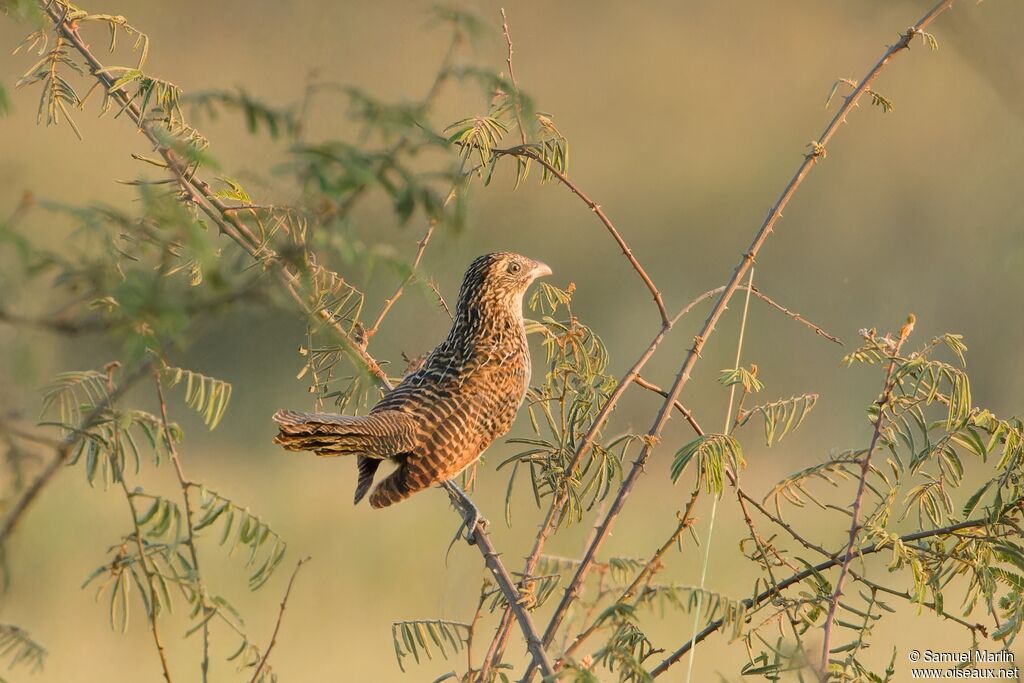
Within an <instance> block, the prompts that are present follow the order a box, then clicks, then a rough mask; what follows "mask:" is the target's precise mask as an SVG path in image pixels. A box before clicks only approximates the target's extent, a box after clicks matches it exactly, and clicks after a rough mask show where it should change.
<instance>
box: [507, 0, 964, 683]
mask: <svg viewBox="0 0 1024 683" xmlns="http://www.w3.org/2000/svg"><path fill="white" fill-rule="evenodd" d="M954 1H955V0H942V2H939V3H938V4H937V5H935V6H934V7H933V8H932V9H931V10H930V11H929V12H928V13H927V14H925V15H924V17H922V18H921V19H920V20H919V21H918V22H917V23H916V24H914V25H913V26H911V27H910V28H909V29H907V30H906V32H905V33H903V34H902V36H901V38H900V40H899V41H897V42H896V43H895V44H894V45H892V46H890V47H889V48H888V49H887V50H886V52H885V53H884V54H883V55H882V57H881V59H879V60H878V62H877V63H876V64H875V65H874V66H873V67H872V68H871V69H870V70H869V71H868V73H867V75H865V76H864V78H862V79H861V81H860V82H859V83H858V84H857V86H856V87H855V88H854V89H853V92H851V93H850V95H849V96H847V98H846V99H845V101H844V102H843V105H842V106H841V107H840V108H839V110H838V111H837V112H836V114H835V116H833V117H832V120H831V121H830V122H829V123H828V125H827V126H825V129H824V131H822V133H821V135H820V136H819V138H818V140H816V141H815V142H814V143H813V144H812V150H811V152H810V153H808V154H806V155H805V156H804V160H803V162H802V163H801V164H800V166H799V167H798V168H797V171H796V173H795V174H794V175H793V177H792V178H791V179H790V181H789V183H787V184H786V187H785V188H784V189H783V190H782V193H781V194H780V195H779V197H778V199H777V200H776V201H775V204H774V205H773V206H772V208H771V210H770V211H769V212H768V215H767V216H766V217H765V219H764V221H763V222H762V223H761V226H760V228H758V230H757V232H756V234H755V235H754V239H753V241H752V242H751V243H750V246H749V247H747V250H746V252H745V253H744V254H743V257H742V258H741V259H740V261H739V263H738V264H737V266H736V268H735V269H734V271H733V274H732V277H731V278H730V279H729V281H728V283H727V284H726V285H725V290H724V291H723V292H722V294H721V295H720V296H719V298H718V300H717V301H716V303H715V305H714V307H713V308H712V310H711V313H710V314H709V315H708V317H707V320H705V322H704V326H703V327H702V328H701V331H700V332H699V333H698V334H697V336H696V337H695V338H694V343H693V346H692V347H691V348H690V351H689V353H688V354H687V356H686V359H685V360H684V361H683V364H682V366H681V367H680V368H679V372H678V374H677V375H676V379H675V382H674V383H673V384H672V387H671V389H669V392H668V394H669V395H668V397H666V399H665V402H664V403H663V404H662V407H661V410H660V411H659V412H658V415H657V417H656V418H655V420H654V423H653V424H652V425H651V428H650V430H648V437H649V438H648V439H646V443H645V445H644V448H643V449H642V450H641V452H640V454H639V455H638V456H637V458H636V460H635V461H634V462H633V466H632V468H631V469H630V471H629V474H628V475H627V476H626V478H625V479H624V480H623V482H622V485H621V486H620V487H619V492H618V494H617V495H616V498H615V501H614V503H613V504H612V506H611V508H610V509H609V511H608V514H607V516H606V517H605V521H604V523H603V524H602V525H601V528H600V530H599V531H598V534H597V536H596V538H595V539H594V541H593V543H592V544H591V547H590V548H589V549H588V551H587V553H586V555H585V556H584V558H583V561H582V562H581V563H580V566H579V567H578V568H577V570H576V574H575V575H574V576H573V579H572V581H571V582H570V583H569V585H568V586H566V588H565V592H564V593H563V596H562V600H561V601H560V602H559V604H558V606H557V607H556V608H555V611H554V614H553V615H552V617H551V620H550V622H549V623H548V627H547V629H546V630H545V632H544V642H545V644H549V643H551V641H552V640H553V638H554V636H555V633H556V632H557V630H558V627H559V626H560V625H561V623H562V620H563V619H564V618H565V613H566V611H567V610H568V608H569V605H571V604H572V602H573V601H574V600H575V598H576V595H577V593H578V591H579V589H580V586H581V585H582V583H583V581H584V580H586V578H587V575H588V573H589V572H590V568H591V567H592V565H593V563H594V560H595V558H596V556H597V552H598V551H599V550H600V549H601V546H602V544H603V543H604V541H605V539H606V538H607V537H608V534H609V533H610V532H611V529H612V527H613V526H614V523H615V521H616V519H617V517H618V515H619V513H620V512H621V511H622V507H623V505H624V504H625V501H626V498H628V496H629V494H630V492H632V490H633V488H634V487H635V486H636V482H637V480H638V479H639V477H640V475H641V473H642V472H643V471H644V467H645V465H646V463H647V459H648V458H649V457H650V454H651V452H652V450H653V446H654V444H655V443H657V441H658V439H659V437H660V436H661V432H662V429H663V428H664V426H665V424H666V423H667V422H668V420H669V417H670V415H671V412H672V409H673V406H674V405H675V402H676V400H677V399H678V398H679V394H680V392H681V391H682V389H683V387H684V386H686V384H687V382H688V381H689V379H690V373H691V372H692V370H693V367H694V365H696V363H697V360H698V359H699V358H700V352H701V350H702V349H703V348H704V345H705V343H707V340H708V338H709V337H710V336H711V334H712V333H713V332H714V330H715V327H716V325H717V324H718V321H719V319H721V317H722V315H723V314H724V313H725V310H726V308H727V307H728V304H729V300H730V299H731V298H732V295H733V294H734V293H735V292H736V290H737V289H739V287H740V282H741V281H742V279H743V277H744V276H745V275H746V274H747V271H749V270H750V268H751V266H752V265H753V264H754V260H755V258H756V256H757V254H758V252H759V251H760V250H761V247H763V246H764V243H765V242H766V241H767V239H768V237H769V236H770V235H771V233H772V231H773V230H774V228H775V224H776V223H778V221H779V219H780V218H781V217H782V212H783V210H784V209H785V208H786V206H787V205H788V204H789V202H790V200H791V199H792V198H793V195H794V194H795V193H796V191H797V189H798V188H799V187H800V185H801V184H803V181H804V180H805V179H806V178H807V175H808V174H809V173H810V172H811V170H812V169H813V168H814V167H815V166H816V165H817V162H818V160H819V159H822V158H824V157H825V154H826V151H827V146H828V144H829V143H830V142H831V141H832V138H833V137H834V136H835V134H836V133H837V132H838V131H839V128H840V127H841V126H842V125H843V124H844V123H846V117H847V116H848V115H849V113H850V112H851V111H852V109H853V108H854V107H856V106H857V103H858V102H859V101H860V98H861V97H862V96H863V95H864V94H865V93H866V92H868V90H869V89H870V86H871V85H872V84H873V83H874V81H875V80H876V79H877V78H878V75H879V74H880V73H881V72H882V71H883V70H884V69H885V67H886V65H888V63H889V62H890V60H891V59H892V58H893V56H895V55H896V54H897V53H898V52H900V51H902V50H904V49H906V48H908V47H909V45H910V41H911V40H912V39H913V38H914V36H916V35H918V34H920V33H921V32H922V31H923V30H924V29H925V28H927V26H928V25H929V24H931V23H932V22H933V21H934V20H935V18H936V17H938V16H939V15H940V14H942V12H944V11H946V10H948V9H949V8H950V7H951V6H952V5H953V2H954ZM698 635H699V634H698ZM530 678H531V672H530V671H528V672H527V676H526V678H525V680H529V679H530Z"/></svg>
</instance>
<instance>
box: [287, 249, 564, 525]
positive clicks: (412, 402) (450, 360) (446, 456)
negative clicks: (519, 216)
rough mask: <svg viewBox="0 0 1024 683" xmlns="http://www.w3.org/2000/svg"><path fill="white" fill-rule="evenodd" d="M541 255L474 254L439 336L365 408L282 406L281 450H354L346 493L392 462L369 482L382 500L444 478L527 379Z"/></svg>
mask: <svg viewBox="0 0 1024 683" xmlns="http://www.w3.org/2000/svg"><path fill="white" fill-rule="evenodd" d="M550 274H551V269H550V268H548V267H547V266H546V265H544V264H543V263H540V262H538V261H534V260H531V259H528V258H526V257H525V256H520V255H519V254H512V253H507V252H502V253H495V254H487V255H485V256H481V257H479V258H477V259H476V260H475V261H473V263H472V264H471V265H470V266H469V269H468V270H467V271H466V275H465V278H464V279H463V282H462V288H461V289H460V291H459V302H458V306H457V308H456V314H455V320H454V322H453V323H452V328H451V331H450V332H449V333H448V336H447V338H445V340H444V341H443V342H441V343H440V344H439V345H438V346H437V348H435V349H434V350H433V352H431V354H430V355H429V356H428V357H427V359H426V361H425V362H424V363H423V365H422V367H420V368H419V369H418V370H416V371H415V372H412V373H411V374H409V375H407V376H406V377H405V378H404V379H403V380H402V382H401V383H400V384H399V385H398V386H396V387H395V388H394V389H393V390H392V391H390V392H388V394H387V395H385V396H384V398H383V399H381V401H380V402H379V403H378V404H377V405H376V406H374V408H373V409H372V410H371V411H370V413H369V414H368V415H365V416H359V417H357V416H348V415H332V414H327V413H302V412H295V411H290V410H281V411H278V412H277V413H275V415H274V420H275V421H276V422H277V424H278V427H279V428H280V432H279V434H278V436H277V438H275V439H274V441H275V443H278V444H280V445H282V446H284V447H285V448H287V449H288V450H296V451H298V450H309V451H314V452H316V453H317V454H318V455H357V456H358V466H359V481H358V484H357V485H356V494H355V502H356V503H358V502H359V501H360V500H362V498H363V497H364V496H365V495H366V493H367V491H368V490H369V488H370V485H371V484H372V483H373V477H374V474H375V473H376V471H377V468H378V467H379V466H380V463H381V461H382V460H384V459H388V460H392V461H394V462H395V463H396V464H397V468H396V469H395V471H394V472H392V473H391V474H390V475H388V476H387V477H386V478H385V479H384V480H383V481H382V482H381V483H380V484H378V485H377V487H376V489H374V491H373V494H372V495H371V496H370V505H371V506H373V507H375V508H380V507H385V506H387V505H391V504H393V503H397V502H398V501H400V500H404V499H405V498H408V497H409V496H411V495H412V494H413V493H416V492H417V491H421V490H423V489H425V488H428V487H430V486H432V485H434V484H438V483H441V482H443V481H446V480H448V479H451V478H453V477H454V476H455V475H457V474H458V473H460V472H461V471H462V470H464V469H465V468H466V467H468V466H469V465H471V464H472V463H474V462H476V460H477V459H478V458H479V457H480V455H481V454H482V453H483V451H484V450H485V449H486V448H487V447H488V446H490V445H491V443H492V442H493V441H494V440H495V439H496V438H498V437H500V436H502V435H503V434H505V433H506V432H508V430H509V429H510V428H511V426H512V422H513V420H514V419H515V415H516V412H517V411H518V409H519V406H520V405H521V404H522V401H523V398H524V397H525V395H526V389H527V387H528V386H529V383H530V353H529V349H528V347H527V343H526V329H525V327H524V325H523V295H524V294H525V292H526V290H527V288H528V287H529V286H530V284H531V283H532V282H533V281H534V280H535V279H537V278H538V277H541V276H544V275H550Z"/></svg>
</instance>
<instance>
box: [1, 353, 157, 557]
mask: <svg viewBox="0 0 1024 683" xmlns="http://www.w3.org/2000/svg"><path fill="white" fill-rule="evenodd" d="M153 362H154V359H153V358H152V357H150V358H147V359H146V360H145V361H143V363H142V364H141V365H139V367H137V368H135V369H134V370H133V371H132V372H131V373H130V374H129V375H128V376H127V377H125V378H124V379H123V380H122V381H121V383H120V384H119V385H117V387H116V388H114V390H113V391H112V392H110V393H109V394H108V395H107V396H106V398H104V399H103V400H102V401H100V403H99V404H98V405H97V406H96V407H95V408H93V410H92V412H90V413H89V414H88V415H86V416H85V419H83V420H82V422H81V423H80V424H79V425H78V427H76V428H75V430H74V432H73V433H72V434H69V435H68V437H67V438H66V439H64V440H63V441H61V442H60V445H59V446H58V447H57V453H56V455H55V456H54V458H53V460H51V461H50V463H49V464H48V465H47V466H46V469H44V470H43V471H42V473H40V475H39V476H38V477H36V479H35V481H33V482H32V483H31V484H30V485H29V487H28V488H27V489H25V492H24V493H22V494H21V498H19V499H18V502H16V503H15V504H14V505H13V506H12V507H11V512H10V513H9V514H8V515H7V518H6V519H5V520H4V524H3V528H0V546H3V545H4V544H5V543H6V542H7V539H8V538H9V537H10V535H11V533H12V532H13V531H14V529H15V527H17V525H18V523H19V522H20V521H21V518H22V516H24V514H25V511H26V510H28V508H29V506H31V505H32V503H33V502H34V501H35V499H36V498H37V497H38V496H39V494H40V493H41V492H42V490H43V489H44V488H46V486H47V485H48V484H49V483H50V482H51V481H52V480H53V478H54V477H55V476H56V475H57V472H59V471H60V470H61V468H62V467H64V465H65V463H67V461H68V458H70V457H71V454H72V453H73V452H74V450H75V448H76V447H77V446H78V444H79V443H81V441H82V439H84V438H85V437H86V435H87V434H88V432H89V430H90V429H92V428H93V427H94V426H95V425H96V423H97V422H99V420H100V418H102V417H103V414H104V413H105V412H106V411H107V409H108V408H109V407H110V405H111V404H112V403H113V402H114V401H116V400H117V399H118V398H120V397H121V396H122V395H123V394H124V393H125V392H126V391H128V390H129V389H131V388H132V386H134V385H135V383H136V382H138V381H139V380H140V379H142V378H143V377H144V376H145V375H146V374H148V373H149V371H150V369H151V368H152V367H153Z"/></svg>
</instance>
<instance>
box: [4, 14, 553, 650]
mask: <svg viewBox="0 0 1024 683" xmlns="http://www.w3.org/2000/svg"><path fill="white" fill-rule="evenodd" d="M40 6H41V7H42V9H43V11H44V12H45V13H46V14H47V16H48V17H49V18H50V20H51V21H52V22H53V25H54V27H55V29H56V30H57V31H58V32H59V33H60V34H61V35H63V36H64V37H65V38H67V40H68V41H69V43H70V44H71V46H73V47H74V48H75V50H76V51H77V52H78V53H79V54H80V55H82V57H83V58H84V59H85V61H86V62H87V64H88V65H89V67H90V68H91V70H92V73H93V76H94V77H95V78H96V79H98V80H99V81H100V83H101V84H102V85H103V86H104V87H105V88H106V89H107V90H108V91H110V90H112V86H113V85H114V80H113V78H112V77H111V76H110V75H109V73H108V72H107V71H106V70H105V68H104V66H103V64H102V63H101V62H100V61H99V60H98V59H97V58H96V56H95V54H93V52H92V50H91V49H90V48H89V46H88V44H87V43H86V42H85V40H84V39H83V38H82V36H81V35H80V33H79V31H78V26H77V25H76V24H74V23H73V22H70V21H68V20H67V19H66V16H65V14H63V13H62V12H61V9H62V8H64V7H66V6H65V5H63V4H61V3H59V2H58V3H49V2H45V1H43V2H41V3H40ZM112 96H113V97H115V98H116V99H117V101H118V104H120V105H121V106H122V107H123V110H124V112H125V113H126V114H127V115H128V117H129V118H130V120H131V121H132V122H133V123H135V125H136V126H137V127H138V129H139V130H140V131H141V132H142V133H143V134H144V135H145V136H146V138H147V139H148V140H149V141H150V143H152V145H153V146H154V149H156V150H157V152H158V153H159V154H160V155H161V157H163V159H164V161H166V163H167V168H168V169H169V170H170V171H171V172H172V173H173V174H174V176H175V177H176V179H177V181H178V184H179V185H180V186H181V189H182V191H183V192H184V193H185V195H186V196H187V197H188V198H189V200H190V201H192V202H194V203H195V204H196V205H197V206H198V207H199V208H200V209H201V210H202V211H203V213H204V214H206V215H207V216H208V217H209V218H210V220H212V221H213V222H214V223H215V224H216V225H217V226H218V228H219V229H220V230H221V231H222V232H223V233H224V234H225V235H227V236H228V237H229V238H230V239H231V240H233V241H234V242H236V243H237V244H239V245H240V246H241V247H242V248H243V249H244V250H245V251H246V252H248V253H249V254H250V255H251V256H252V257H253V258H254V259H256V260H257V261H259V262H266V261H268V260H280V257H279V256H278V255H277V254H275V253H274V252H273V251H272V250H270V249H269V248H268V247H266V245H263V244H262V243H261V242H260V241H259V240H257V239H256V236H255V235H254V234H253V233H252V231H251V230H250V228H249V226H247V225H246V224H245V222H244V221H243V220H242V219H241V218H240V217H239V214H240V213H242V212H238V211H232V210H231V207H229V206H228V205H226V204H225V203H224V202H223V201H222V200H221V199H220V198H219V197H217V196H216V195H215V193H214V191H213V190H212V188H211V187H210V186H209V184H207V183H206V182H205V181H203V180H201V179H200V178H198V177H197V176H195V175H194V174H190V173H188V172H187V170H186V166H185V164H183V163H181V161H180V160H179V159H178V157H177V155H176V154H175V153H174V151H173V150H171V149H170V148H169V147H168V146H167V145H166V144H164V143H163V142H162V141H161V139H160V136H159V135H158V134H157V131H155V130H154V129H153V127H152V126H151V125H150V124H148V123H147V122H146V121H144V120H143V118H142V115H141V112H140V110H139V108H138V107H137V106H136V105H135V104H134V102H132V101H130V100H129V99H128V96H127V95H126V94H125V93H124V92H122V91H121V90H118V89H113V90H112ZM281 266H282V267H280V268H277V269H276V270H275V272H276V273H277V275H278V278H279V280H280V282H281V284H282V286H283V288H284V289H285V291H286V292H287V293H288V295H289V296H290V297H291V298H292V299H293V300H294V301H295V303H296V305H297V306H298V307H299V309H300V310H301V311H303V312H304V313H305V314H306V315H307V316H311V317H319V318H320V319H321V320H323V321H324V322H326V323H327V324H328V325H329V326H331V327H332V328H333V329H334V331H335V332H336V333H337V335H338V336H339V338H340V339H341V341H342V343H343V345H344V346H345V348H346V350H347V351H348V352H349V353H350V354H351V355H352V356H353V357H354V358H355V359H356V360H358V361H360V362H361V364H362V365H363V367H365V368H366V369H367V371H368V372H369V373H370V375H372V376H373V377H374V379H375V380H376V381H377V382H378V383H379V384H380V385H381V386H382V387H384V388H385V389H390V388H392V385H391V382H390V380H389V379H388V377H387V374H386V373H385V372H384V370H383V369H382V368H381V367H380V365H379V364H378V363H377V361H376V360H375V359H374V358H373V357H372V356H370V354H369V353H367V352H366V350H365V349H364V348H363V347H362V346H361V345H360V344H359V343H357V342H356V340H354V339H353V338H352V337H351V335H350V334H349V333H348V331H347V330H345V328H344V327H343V326H342V325H341V324H340V322H337V321H335V320H332V316H331V314H330V313H329V312H328V311H325V310H319V311H316V312H313V311H312V310H311V309H310V307H309V306H308V305H307V304H306V301H305V300H304V298H303V295H302V291H301V288H300V277H299V274H298V273H296V272H294V271H293V269H292V268H290V267H288V266H287V265H286V264H285V263H283V262H282V263H281ZM62 462H63V460H62V461H61V463H62ZM61 463H56V464H55V465H54V466H53V468H54V470H55V469H56V468H57V467H59V465H60V464H61ZM49 476H50V477H52V473H51V474H50V475H49ZM33 489H35V487H33ZM36 492H37V491H36ZM28 494H32V497H34V495H35V494H34V493H32V489H30V491H29V492H28V493H27V494H26V495H28ZM15 511H16V512H17V508H16V510H15ZM15 519H17V518H16V517H15ZM5 528H6V527H5ZM473 534H474V537H475V538H476V541H477V543H476V546H477V548H479V549H480V552H481V553H482V554H483V556H484V561H485V562H486V564H487V566H488V567H489V568H490V569H491V571H492V573H493V574H494V575H495V578H496V579H497V580H498V585H499V586H500V588H501V590H502V593H503V594H504V595H505V597H506V599H507V600H508V601H509V604H510V605H511V604H514V603H515V600H516V596H517V595H518V591H517V590H516V587H515V584H514V583H513V581H512V579H511V577H510V575H509V573H508V571H507V570H506V569H505V567H504V565H502V563H501V560H500V558H499V556H498V554H497V553H496V552H495V551H494V547H493V545H492V544H491V541H490V538H489V537H488V536H487V533H486V531H484V530H483V529H482V528H481V527H480V526H478V527H477V528H476V529H474V530H473ZM5 537H6V532H4V533H3V534H0V542H2V540H3V539H4V538H5ZM523 616H524V617H525V619H520V620H519V623H520V627H521V628H522V629H523V631H524V637H525V638H526V639H527V642H534V643H536V642H537V641H539V639H538V638H537V636H536V632H535V631H533V632H531V631H530V628H531V627H532V622H531V621H530V619H529V615H528V614H526V613H525V612H524V613H523ZM534 656H535V657H538V658H539V660H540V661H538V662H537V664H538V666H541V668H542V669H546V670H550V663H547V657H546V655H544V653H543V651H542V650H540V651H539V654H538V653H536V652H535V653H534ZM545 663H547V665H546V666H545Z"/></svg>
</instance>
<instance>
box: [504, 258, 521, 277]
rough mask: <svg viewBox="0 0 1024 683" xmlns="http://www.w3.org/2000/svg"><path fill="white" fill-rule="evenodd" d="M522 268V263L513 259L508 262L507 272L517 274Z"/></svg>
mask: <svg viewBox="0 0 1024 683" xmlns="http://www.w3.org/2000/svg"><path fill="white" fill-rule="evenodd" d="M522 269H523V264H522V263H519V261H513V262H512V263H510V264H508V272H509V273H511V274H512V275H518V274H519V272H520V271H522Z"/></svg>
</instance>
